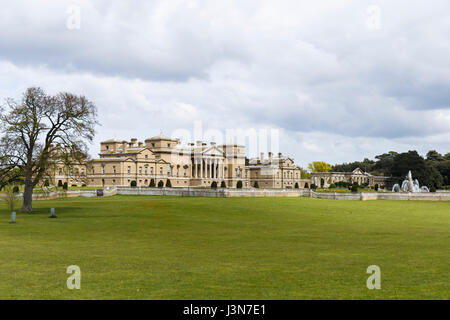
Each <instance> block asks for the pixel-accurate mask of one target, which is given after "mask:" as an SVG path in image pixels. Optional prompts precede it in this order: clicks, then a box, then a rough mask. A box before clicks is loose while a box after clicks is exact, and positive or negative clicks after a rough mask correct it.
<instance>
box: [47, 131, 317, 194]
mask: <svg viewBox="0 0 450 320" xmlns="http://www.w3.org/2000/svg"><path fill="white" fill-rule="evenodd" d="M66 167H67V166H65V165H64V164H62V163H60V164H57V165H56V166H55V170H54V171H53V174H50V179H51V180H52V183H53V184H61V183H64V182H67V184H68V185H69V186H82V185H87V186H99V187H104V186H130V185H132V184H135V185H136V186H138V187H140V186H141V187H148V186H149V185H150V183H151V182H152V180H153V183H154V184H155V185H158V184H162V185H164V186H167V185H168V184H169V185H171V186H172V187H210V186H211V184H212V183H213V182H216V183H217V186H219V187H220V186H221V185H223V183H224V184H225V186H226V187H228V188H236V187H237V185H238V183H241V184H242V187H243V188H248V187H254V186H255V185H256V184H257V185H258V186H259V187H261V188H295V187H299V188H303V187H305V186H306V187H308V185H307V184H308V183H309V179H308V180H304V179H301V170H300V168H299V167H298V166H296V165H295V164H294V160H293V159H291V158H287V157H283V156H282V154H281V153H278V155H277V156H276V157H274V156H273V155H272V153H270V152H269V153H268V157H267V158H266V159H265V158H264V154H261V157H260V158H259V159H254V160H250V161H248V163H247V164H246V158H245V147H244V146H242V145H238V144H222V145H216V143H214V142H211V143H210V144H209V145H208V144H207V143H205V142H202V141H197V142H196V143H189V144H188V145H182V144H180V140H178V139H171V138H169V137H166V136H164V135H162V134H161V135H159V136H155V137H152V138H149V139H146V140H145V141H144V142H138V140H137V139H134V138H133V139H131V140H130V141H123V140H117V139H110V140H106V141H103V142H101V144H100V154H99V158H98V159H94V160H90V161H86V162H85V163H80V164H77V165H73V166H71V167H70V169H67V168H66ZM169 181H170V183H169Z"/></svg>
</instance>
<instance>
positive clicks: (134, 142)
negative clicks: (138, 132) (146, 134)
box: [130, 138, 137, 147]
mask: <svg viewBox="0 0 450 320" xmlns="http://www.w3.org/2000/svg"><path fill="white" fill-rule="evenodd" d="M136 142H137V139H136V138H131V145H130V147H132V146H134V145H135V144H136Z"/></svg>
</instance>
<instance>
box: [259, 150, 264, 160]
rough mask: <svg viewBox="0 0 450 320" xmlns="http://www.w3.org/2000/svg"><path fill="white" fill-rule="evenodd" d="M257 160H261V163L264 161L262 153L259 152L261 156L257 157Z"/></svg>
mask: <svg viewBox="0 0 450 320" xmlns="http://www.w3.org/2000/svg"><path fill="white" fill-rule="evenodd" d="M259 159H260V160H261V162H263V161H264V152H261V154H260V156H259Z"/></svg>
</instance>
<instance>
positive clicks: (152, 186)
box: [149, 179, 156, 188]
mask: <svg viewBox="0 0 450 320" xmlns="http://www.w3.org/2000/svg"><path fill="white" fill-rule="evenodd" d="M149 187H150V188H154V187H156V184H155V179H150V185H149Z"/></svg>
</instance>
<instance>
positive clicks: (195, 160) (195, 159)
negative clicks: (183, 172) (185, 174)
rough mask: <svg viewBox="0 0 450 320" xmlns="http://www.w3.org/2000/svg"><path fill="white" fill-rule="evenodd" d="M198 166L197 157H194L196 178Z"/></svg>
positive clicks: (195, 176)
mask: <svg viewBox="0 0 450 320" xmlns="http://www.w3.org/2000/svg"><path fill="white" fill-rule="evenodd" d="M197 173H198V167H197V158H194V178H197Z"/></svg>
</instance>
